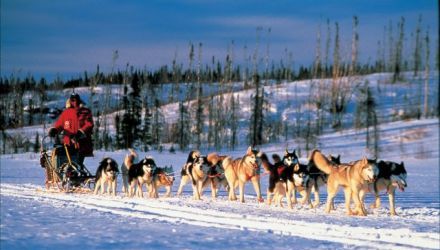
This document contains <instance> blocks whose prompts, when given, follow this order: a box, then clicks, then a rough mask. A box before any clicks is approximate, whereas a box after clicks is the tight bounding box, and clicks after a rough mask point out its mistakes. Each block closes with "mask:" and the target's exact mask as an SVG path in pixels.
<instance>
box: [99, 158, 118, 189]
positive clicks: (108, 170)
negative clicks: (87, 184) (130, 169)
mask: <svg viewBox="0 0 440 250" xmlns="http://www.w3.org/2000/svg"><path fill="white" fill-rule="evenodd" d="M118 173H119V168H118V163H117V162H116V161H115V160H113V159H112V158H110V157H106V158H104V159H103V160H102V161H101V162H100V163H99V166H98V169H97V170H96V179H95V194H98V189H101V194H104V189H105V185H106V184H107V193H108V194H111V193H112V194H113V195H116V183H117V176H118Z"/></svg>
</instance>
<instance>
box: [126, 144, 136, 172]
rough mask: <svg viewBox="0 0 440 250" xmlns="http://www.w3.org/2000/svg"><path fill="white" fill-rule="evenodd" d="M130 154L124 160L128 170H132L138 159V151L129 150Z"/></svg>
mask: <svg viewBox="0 0 440 250" xmlns="http://www.w3.org/2000/svg"><path fill="white" fill-rule="evenodd" d="M128 150H129V151H130V154H127V155H126V156H125V159H124V164H125V166H126V167H127V168H130V167H131V165H133V163H134V161H135V159H136V158H137V157H138V155H137V153H136V151H134V149H132V148H129V149H128Z"/></svg>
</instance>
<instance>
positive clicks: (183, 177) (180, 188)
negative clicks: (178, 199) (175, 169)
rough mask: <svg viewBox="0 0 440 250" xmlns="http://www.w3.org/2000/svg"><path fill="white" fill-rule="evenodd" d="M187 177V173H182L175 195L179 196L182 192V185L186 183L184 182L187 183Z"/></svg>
mask: <svg viewBox="0 0 440 250" xmlns="http://www.w3.org/2000/svg"><path fill="white" fill-rule="evenodd" d="M188 180H189V177H188V176H187V175H182V177H181V178H180V185H179V188H178V189H177V194H176V195H177V196H180V195H181V194H182V191H183V186H185V185H186V183H188Z"/></svg>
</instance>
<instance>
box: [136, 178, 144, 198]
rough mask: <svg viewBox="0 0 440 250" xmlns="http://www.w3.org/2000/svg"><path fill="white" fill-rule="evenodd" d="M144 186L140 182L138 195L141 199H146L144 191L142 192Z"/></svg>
mask: <svg viewBox="0 0 440 250" xmlns="http://www.w3.org/2000/svg"><path fill="white" fill-rule="evenodd" d="M142 185H144V184H143V183H140V182H139V183H138V185H137V190H136V195H137V197H139V198H144V191H143V190H142Z"/></svg>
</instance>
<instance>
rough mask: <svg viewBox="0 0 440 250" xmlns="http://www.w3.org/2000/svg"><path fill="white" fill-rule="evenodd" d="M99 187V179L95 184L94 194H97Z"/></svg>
mask: <svg viewBox="0 0 440 250" xmlns="http://www.w3.org/2000/svg"><path fill="white" fill-rule="evenodd" d="M100 186H101V179H99V180H98V181H97V182H95V192H94V194H98V189H99V187H100Z"/></svg>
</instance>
